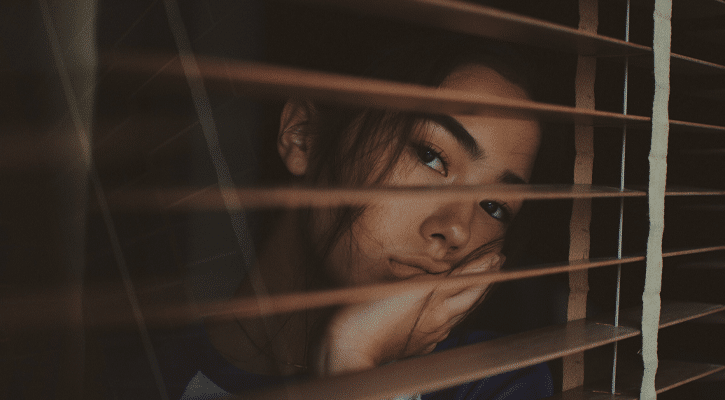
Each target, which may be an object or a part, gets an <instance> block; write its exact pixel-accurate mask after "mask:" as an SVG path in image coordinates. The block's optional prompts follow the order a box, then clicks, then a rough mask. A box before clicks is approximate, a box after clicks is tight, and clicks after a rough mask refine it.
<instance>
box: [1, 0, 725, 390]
mask: <svg viewBox="0 0 725 400" xmlns="http://www.w3.org/2000/svg"><path fill="white" fill-rule="evenodd" d="M600 3H601V4H600V9H599V21H600V22H599V31H598V32H599V33H600V34H603V35H607V36H611V37H615V38H619V39H624V32H625V27H624V19H625V2H624V1H602V2H600ZM634 3H637V5H635V6H633V9H632V16H631V20H632V25H631V33H630V35H631V40H632V41H633V42H636V43H640V44H644V45H647V46H651V43H652V37H651V36H652V34H651V32H652V20H651V12H652V8H651V4H646V3H647V2H634ZM675 3H676V4H675V10H674V15H675V17H674V18H673V41H672V50H673V52H676V53H679V54H684V55H688V56H692V57H696V58H700V59H704V60H707V61H711V62H716V63H720V64H725V51H723V50H725V41H724V40H725V39H724V38H725V36H724V35H725V33H724V32H723V28H722V26H723V24H722V23H721V22H722V21H723V19H724V18H725V6H722V5H721V4H715V3H714V2H707V1H705V0H698V1H697V3H698V5H699V6H700V9H702V10H704V11H705V12H704V13H697V12H695V11H694V9H695V8H690V7H686V6H685V5H684V3H685V2H675ZM700 3H702V4H700ZM50 4H51V9H53V10H60V11H57V14H55V15H57V16H59V17H58V19H57V21H56V23H58V24H62V23H63V22H62V21H63V12H62V10H61V9H62V7H61V6H58V4H56V3H52V2H51V3H50ZM178 4H179V8H180V10H181V12H182V17H183V20H184V24H185V26H186V30H187V33H188V38H189V40H190V42H191V45H192V48H193V51H194V52H195V53H196V54H199V55H207V56H216V57H224V58H230V59H235V60H259V61H269V62H275V63H288V64H300V63H301V64H302V65H306V66H309V65H312V66H316V65H321V64H325V63H327V62H329V61H331V60H330V59H325V60H321V59H318V57H329V56H330V55H331V54H332V55H337V54H340V52H342V51H345V49H348V50H349V47H350V46H355V49H356V50H360V51H359V52H357V51H356V52H354V53H356V54H365V53H366V51H367V50H368V49H369V50H373V49H374V48H375V46H376V45H377V44H376V41H381V40H382V41H384V40H386V37H387V36H389V35H396V34H398V32H399V30H405V29H407V27H406V25H404V24H401V23H399V22H397V21H385V20H379V19H376V18H370V17H360V16H357V15H355V14H348V13H345V12H342V11H320V10H317V9H315V8H314V7H313V8H312V9H308V8H306V7H302V6H298V5H294V6H290V5H289V4H287V3H284V2H280V3H278V2H260V1H249V0H247V1H232V0H227V1H221V0H219V1H214V0H198V1H191V0H179V2H178ZM485 4H487V5H491V6H493V7H497V8H502V9H506V10H510V11H514V12H516V13H520V14H524V15H528V16H533V17H536V18H541V19H544V20H547V21H551V22H555V23H559V24H563V25H567V26H571V27H576V26H577V23H578V11H577V2H576V1H556V2H553V1H546V2H545V1H540V0H539V1H533V0H529V1H503V0H499V1H488V2H485ZM41 15H42V14H41V11H40V9H39V8H38V5H37V3H36V2H24V1H9V2H4V3H3V5H2V6H0V29H2V31H0V33H1V34H0V67H1V68H2V69H1V70H0V71H1V72H2V77H0V90H1V91H0V93H1V94H0V126H1V132H0V135H1V137H0V138H1V139H2V140H3V141H2V142H1V143H3V144H2V145H1V146H3V147H4V148H3V149H0V154H1V155H2V157H3V158H4V159H3V160H2V161H0V168H1V169H0V189H2V191H3V195H2V196H0V289H1V290H3V296H4V297H3V298H4V299H5V300H9V299H10V300H11V299H12V297H11V296H12V295H15V294H17V293H23V294H33V293H38V294H39V296H38V297H40V295H42V294H44V293H50V292H53V291H54V290H58V289H62V288H64V287H66V286H68V285H71V284H73V283H75V282H77V281H78V277H77V276H75V277H74V276H73V275H72V274H69V273H68V271H69V270H72V269H73V267H72V265H71V264H72V258H73V254H74V253H73V254H72V252H69V250H68V247H67V240H66V239H67V237H68V232H69V229H70V228H69V226H70V224H72V223H71V222H68V221H69V220H70V221H76V220H73V219H72V218H71V217H69V215H68V214H69V212H70V211H69V210H72V209H73V208H72V207H70V208H69V207H68V203H69V202H72V201H73V199H70V200H69V198H68V190H67V176H66V175H65V173H66V170H65V169H64V168H59V167H58V164H57V163H55V162H54V160H56V159H59V158H62V151H61V150H59V149H57V148H54V147H53V146H51V145H48V142H43V140H46V138H47V137H50V136H52V135H53V134H54V133H57V132H59V131H63V129H62V127H64V126H66V125H68V124H69V114H68V109H67V103H66V100H65V97H64V94H63V89H62V81H61V79H60V76H59V75H58V73H57V69H56V65H55V62H54V61H53V56H52V51H51V43H50V42H49V40H48V35H47V33H46V30H45V27H44V25H43V20H42V18H41ZM330 21H335V22H330ZM95 32H96V43H97V49H98V53H99V55H100V61H99V65H98V74H97V77H96V87H95V94H94V96H93V98H94V101H93V104H94V106H93V128H92V149H93V156H94V159H93V160H94V168H95V171H96V173H97V176H98V180H99V182H100V184H101V186H100V188H102V191H103V194H104V196H106V197H107V198H108V199H109V200H113V196H114V193H117V192H118V191H121V190H130V189H139V188H165V187H166V188H169V187H191V188H198V189H199V190H201V189H203V188H206V187H212V186H214V185H216V184H217V176H216V172H215V170H214V166H213V163H212V161H211V157H210V155H209V151H208V150H207V145H206V142H205V140H204V137H203V134H202V131H201V128H200V125H199V123H198V121H197V115H196V111H195V109H194V105H193V101H192V97H191V94H190V92H189V89H188V86H187V85H186V83H185V82H184V81H178V80H173V79H170V78H168V77H167V76H165V75H164V74H163V72H162V73H158V74H157V73H156V72H154V73H151V74H138V73H136V74H132V73H128V72H124V71H123V70H121V69H119V68H117V67H116V66H115V64H114V60H115V59H117V57H123V55H124V54H149V53H153V54H161V55H162V56H163V57H167V58H168V59H169V60H170V59H171V58H173V57H174V54H176V53H177V47H176V44H175V42H174V39H173V36H172V33H171V31H170V29H169V23H168V19H167V17H166V13H165V11H164V6H163V3H162V2H160V1H152V0H126V1H110V0H101V1H99V2H98V14H97V27H96V29H95ZM528 55H529V57H530V59H531V60H532V61H531V62H532V63H535V65H537V66H538V68H537V69H538V73H539V78H540V79H539V80H540V83H541V84H540V85H539V87H538V92H539V99H540V100H541V101H546V102H550V103H558V104H565V105H573V103H574V84H573V76H574V71H575V67H576V57H575V56H572V55H567V54H561V53H558V52H552V51H543V50H537V49H529V52H528ZM360 57H364V56H360ZM340 58H341V57H340ZM301 60H304V61H301ZM332 61H335V59H334V58H333V59H332ZM346 61H348V62H350V64H352V65H354V64H355V60H354V59H352V60H350V59H346ZM630 64H631V65H630V69H629V85H630V86H629V92H628V95H629V99H628V104H629V109H628V112H629V113H630V114H637V115H644V116H649V115H650V113H651V111H650V110H651V104H652V98H651V93H652V91H653V79H652V76H651V72H650V70H649V69H648V67H647V60H632V61H631V63H630ZM342 68H344V67H342ZM157 72H158V71H157ZM623 76H624V61H623V60H622V59H621V58H600V59H599V60H598V63H597V78H596V93H597V98H596V105H597V109H600V110H606V111H613V112H621V111H622V91H623V89H622V88H623V84H622V82H623ZM208 90H209V97H210V101H211V105H212V109H213V118H214V120H215V122H216V126H217V130H218V133H219V138H220V145H221V149H222V152H223V155H224V157H225V158H226V161H227V163H228V165H229V170H230V171H231V174H232V179H233V181H234V183H235V184H237V185H250V184H254V183H255V182H256V181H257V179H258V177H259V175H260V169H263V168H267V166H268V165H269V164H270V163H271V162H272V163H273V161H271V160H270V159H269V156H267V155H265V153H263V152H262V151H261V148H262V147H263V144H264V143H265V142H268V141H269V140H270V135H274V134H275V132H276V131H275V127H274V123H275V121H274V118H273V117H274V110H275V107H276V106H278V102H274V101H268V100H260V99H256V98H250V97H247V96H245V95H244V94H243V93H241V92H239V91H238V90H236V89H235V88H234V86H233V85H231V84H230V85H210V86H209V87H208ZM724 90H725V74H723V73H720V74H712V75H698V74H694V75H683V74H676V73H673V75H672V95H671V99H670V117H671V118H672V119H678V120H686V121H693V122H700V123H708V124H718V125H725V112H723V111H724V110H725V107H724V105H725V104H724V103H725V95H724V94H723V93H724V92H723V91H724ZM546 135H547V140H548V141H549V146H550V147H549V148H548V149H547V152H546V155H547V157H548V158H544V159H543V161H542V162H541V163H542V164H543V168H541V169H540V170H539V171H538V173H539V174H540V177H539V181H540V182H547V183H568V182H571V179H572V167H571V166H572V165H573V158H574V150H573V139H572V138H573V127H572V126H570V125H569V126H567V125H556V124H551V125H547V126H546ZM649 136H650V131H649V128H648V127H644V128H640V129H629V131H628V133H627V153H626V160H627V161H626V184H627V186H629V187H637V186H638V185H646V184H647V179H648V178H647V177H648V163H647V156H648V153H649V141H650V139H649ZM621 141H622V132H621V129H613V128H602V127H599V128H596V130H595V163H594V165H595V167H594V168H595V170H594V183H595V184H600V185H607V186H612V187H618V186H619V170H620V153H621ZM39 142H42V145H37V143H39ZM723 148H725V136H724V135H722V134H721V133H720V134H715V133H709V134H708V133H703V134H691V133H683V132H676V131H674V130H673V132H671V134H670V139H669V150H670V153H669V157H668V185H670V186H674V185H684V186H691V187H700V188H711V189H721V190H722V189H725V178H723V173H725V161H724V160H725V157H724V154H723V153H722V149H723ZM715 149H721V151H720V152H719V153H718V152H716V151H713V150H715ZM61 165H62V164H61ZM81 189H82V188H81ZM98 189H99V188H98V187H92V186H91V187H89V188H88V189H87V190H88V191H87V193H88V198H89V200H88V202H89V206H88V210H89V211H88V214H87V218H86V227H87V228H86V229H85V250H84V251H83V254H84V258H85V265H86V266H85V270H84V273H83V276H82V279H81V280H82V281H83V282H84V287H86V290H85V292H84V293H85V296H86V301H85V302H84V304H85V307H86V308H88V309H87V310H85V318H86V324H87V325H88V327H86V328H85V329H82V332H83V333H85V338H86V351H85V354H84V355H83V360H84V362H85V365H86V370H87V371H88V372H87V373H86V377H87V379H85V386H84V388H83V389H82V390H83V391H84V392H83V393H84V395H85V396H87V397H95V396H103V395H104V392H103V386H102V382H101V381H100V378H99V377H97V376H95V375H94V372H98V371H102V370H103V368H105V366H107V365H111V364H113V365H125V364H124V363H127V362H128V358H130V357H131V356H130V355H131V354H143V347H142V344H141V340H140V337H139V336H138V335H139V334H138V331H137V329H136V328H135V327H134V325H133V324H129V325H124V326H120V327H117V326H116V327H113V328H109V327H103V326H101V327H99V326H97V325H94V324H93V319H94V318H95V317H97V316H98V315H99V311H98V307H95V308H94V307H92V306H93V304H94V302H95V298H94V297H92V296H93V295H94V294H95V293H98V292H103V291H104V290H103V289H102V288H107V287H116V288H117V287H119V285H120V283H121V275H120V273H119V267H118V257H117V255H116V254H114V251H113V242H114V240H113V239H112V238H111V237H110V236H109V234H108V229H107V224H106V222H105V221H104V220H103V218H102V215H101V213H100V212H99V208H98V207H99V206H98V204H97V203H96V201H95V199H96V196H97V194H98V193H96V190H98ZM81 191H82V190H81ZM151 203H152V205H151V206H150V208H149V209H148V210H144V211H122V210H115V209H114V210H112V217H113V221H114V224H115V227H114V229H113V232H115V235H116V236H117V239H118V243H119V244H120V249H121V251H122V254H123V257H124V258H125V263H126V264H127V266H128V269H129V272H130V275H131V277H132V279H133V281H134V282H135V283H136V284H137V287H138V294H139V297H140V300H141V303H142V306H143V305H145V304H155V303H159V302H190V303H193V302H203V301H207V300H212V299H217V298H224V297H225V296H228V295H230V294H231V292H232V291H233V290H234V288H235V287H236V284H237V282H238V281H239V279H241V276H242V275H241V273H242V272H241V271H242V269H243V267H244V259H243V256H242V251H241V250H240V248H239V246H238V244H237V240H236V238H235V236H234V233H233V231H232V229H231V224H230V222H229V221H230V219H229V215H228V214H227V213H226V212H225V211H220V212H191V213H178V212H169V211H168V210H166V209H164V208H163V207H162V205H161V204H154V203H153V202H151ZM527 207H528V209H527V210H526V211H525V212H524V213H523V214H522V216H521V223H520V225H521V226H519V227H517V231H516V232H515V233H516V235H515V240H512V241H511V243H509V244H508V246H509V263H508V265H507V266H508V267H509V268H516V267H519V266H526V265H532V264H540V263H550V262H562V261H565V260H566V259H567V255H568V223H569V215H570V210H571V204H570V202H569V201H542V202H537V203H535V204H531V205H529V206H527ZM723 207H725V203H724V202H723V198H722V197H692V196H690V197H674V198H669V199H668V200H667V202H666V225H665V226H666V229H665V237H664V240H663V246H664V249H665V251H667V250H673V249H680V248H695V247H706V246H713V245H722V244H723V243H725V219H724V218H723ZM592 210H593V216H592V226H591V232H592V245H591V256H592V257H613V256H616V249H617V229H618V221H619V200H594V201H593V205H592ZM69 218H70V219H69ZM73 223H77V221H76V222H73ZM252 223H254V220H253V221H252ZM252 227H253V228H254V227H255V226H254V225H252ZM647 229H648V220H647V204H646V199H627V200H625V201H624V232H623V253H624V255H634V254H640V253H643V252H644V250H645V247H646V239H647ZM722 263H723V260H722V252H720V253H712V254H705V255H701V256H687V257H676V258H672V259H667V260H665V265H664V268H665V272H664V277H663V291H662V296H663V298H664V299H673V300H687V301H703V302H714V303H724V302H725V298H724V296H725V294H723V293H725V291H724V290H723V283H724V282H725V276H723V275H724V272H723V271H725V269H723V268H722ZM643 284H644V265H643V263H635V264H629V265H625V266H623V268H622V297H621V303H622V307H630V306H636V305H637V304H639V302H640V299H641V293H642V288H643ZM104 285H105V286H104ZM97 288H101V289H97ZM615 288H616V271H615V269H614V268H612V267H606V268H600V269H594V270H592V271H590V293H589V303H588V314H589V316H593V315H597V314H602V313H604V314H606V313H608V312H613V310H614V300H613V299H614V294H615ZM567 295H568V278H567V276H566V275H554V276H548V277H544V278H538V279H529V280H524V281H520V282H511V283H506V284H501V285H498V286H497V288H496V291H495V292H494V293H493V295H492V296H491V298H490V299H489V300H488V301H487V302H486V303H485V304H484V305H483V306H482V307H481V308H480V309H479V310H477V311H476V312H475V313H474V314H472V316H471V317H470V318H469V319H468V320H467V321H466V322H465V323H464V324H463V325H464V327H467V328H476V329H489V330H495V331H499V332H501V333H505V334H507V333H514V332H519V331H523V330H529V329H535V328H538V327H542V326H547V325H552V324H556V323H561V322H564V321H565V320H566V301H567ZM119 298H120V299H121V300H118V301H116V302H114V303H113V304H112V305H110V306H109V307H110V309H112V310H114V312H119V313H123V312H126V313H129V312H130V304H129V303H128V301H127V300H123V297H119ZM6 304H13V305H14V304H16V303H11V302H6ZM17 304H22V302H21V303H17ZM104 311H108V309H106V310H104ZM102 312H103V311H101V312H100V313H102ZM38 315H41V314H38ZM11 325H12V324H11ZM149 326H150V327H151V328H152V331H153V329H156V328H166V327H167V326H166V325H164V323H163V321H160V322H156V325H155V322H150V323H149ZM59 332H60V333H59ZM63 332H65V333H63ZM77 334H78V327H70V328H68V327H67V326H66V324H63V325H62V326H60V327H58V326H54V325H53V324H51V323H47V324H43V323H42V320H41V321H37V323H36V324H32V325H31V326H30V327H28V326H25V327H22V326H21V327H20V328H18V327H17V326H2V325H0V339H1V341H0V358H1V359H2V370H0V377H1V378H0V382H2V384H1V385H0V390H3V391H4V392H0V393H2V394H0V396H4V397H7V398H46V397H59V396H60V394H62V393H69V392H68V391H67V390H66V389H67V387H66V386H68V385H70V384H68V383H66V382H67V381H72V380H73V378H72V376H74V370H73V369H72V368H70V367H69V366H72V365H74V364H73V363H72V362H70V361H68V360H69V359H71V358H72V357H69V356H68V355H67V353H68V350H67V346H66V345H65V344H64V343H65V342H66V341H72V340H73V339H68V338H72V337H76V336H77ZM74 335H75V336H74ZM114 335H116V336H114ZM108 337H113V338H115V339H114V340H115V342H114V343H115V346H114V347H113V349H110V350H109V348H108V346H105V347H104V343H108V339H107V338H108ZM660 337H661V340H660V346H659V347H660V354H661V356H663V357H670V358H675V359H691V360H699V361H706V362H712V363H721V364H722V363H725V348H724V347H725V345H723V344H722V343H723V340H722V338H723V337H725V324H722V323H720V324H716V323H714V322H713V323H706V322H690V323H685V324H681V325H679V326H675V327H671V328H667V329H665V330H662V331H661V332H660ZM639 345H640V343H639V339H638V338H633V339H630V340H627V341H624V342H622V343H621V344H620V357H622V360H623V362H622V363H621V365H622V366H621V367H620V368H622V369H626V368H634V369H636V368H637V367H638V366H639V358H638V357H639V356H638V355H637V354H636V352H637V350H638V347H639ZM611 352H612V349H611V346H607V347H604V348H601V349H598V350H595V351H591V352H588V353H587V357H588V362H587V380H588V381H590V382H594V381H597V380H600V379H607V378H608V374H609V368H610V367H609V366H608V364H610V363H611V360H610V358H611ZM550 365H551V366H552V369H553V371H554V374H555V382H560V380H561V372H560V362H558V361H553V362H551V363H550ZM143 368H148V370H143ZM129 376H134V377H142V378H140V379H150V376H151V370H150V368H149V367H148V366H145V367H142V370H139V371H135V372H134V375H129ZM69 377H71V378H69ZM129 379H131V378H129ZM133 379H136V378H133ZM559 384H560V383H559ZM718 385H719V386H718ZM73 390H81V389H78V388H75V389H73ZM716 390H717V393H720V392H721V391H722V390H723V388H722V382H719V383H718V382H698V383H693V384H690V385H686V386H685V387H684V388H683V389H682V390H673V391H671V392H668V393H666V394H665V395H663V396H662V398H688V397H687V396H690V397H691V398H715V397H707V396H715V395H714V394H713V393H716ZM5 394H7V395H5ZM668 396H669V397H668Z"/></svg>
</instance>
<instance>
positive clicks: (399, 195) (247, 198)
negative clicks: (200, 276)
mask: <svg viewBox="0 0 725 400" xmlns="http://www.w3.org/2000/svg"><path fill="white" fill-rule="evenodd" d="M224 194H228V195H235V196H236V197H237V198H238V200H239V201H238V206H239V207H241V208H270V207H272V208H273V207H286V208H299V207H311V206H314V207H332V206H341V205H356V204H369V203H370V202H373V201H377V200H381V199H383V200H398V201H413V202H420V201H426V202H443V201H467V200H470V201H481V200H482V198H481V197H482V196H484V197H486V198H491V199H497V200H502V201H513V200H556V199H572V198H605V197H609V198H620V197H643V196H645V193H644V192H643V191H634V190H625V191H620V190H619V189H617V188H610V187H605V186H593V185H511V184H494V185H479V186H462V185H461V186H458V185H456V186H440V187H385V188H380V187H378V188H349V189H345V188H303V187H272V188H237V189H219V188H218V186H216V185H214V186H211V187H208V188H206V189H183V188H181V189H161V188H157V189H147V190H143V189H137V190H119V191H116V192H113V193H110V194H109V196H108V198H109V205H110V206H111V207H112V208H114V209H126V210H152V209H157V208H158V207H159V206H161V207H164V208H169V210H170V211H174V210H176V211H188V210H218V209H224V207H225V205H224V203H223V201H222V195H224ZM423 195H424V196H423Z"/></svg>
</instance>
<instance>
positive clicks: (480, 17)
mask: <svg viewBox="0 0 725 400" xmlns="http://www.w3.org/2000/svg"><path fill="white" fill-rule="evenodd" d="M305 2H311V3H321V4H325V5H329V6H332V7H343V8H346V9H350V10H354V11H357V12H361V13H366V14H374V15H380V16H384V17H389V18H396V19H402V20H404V21H408V22H414V23H418V24H422V25H426V26H430V27H435V28H441V29H446V30H450V31H453V32H460V33H466V34H470V35H476V36H481V37H487V38H493V39H499V40H504V41H508V42H514V43H521V44H527V45H533V46H538V47H543V48H548V49H555V50H560V51H565V52H569V53H577V54H581V55H598V56H603V55H606V56H615V55H616V56H623V55H632V54H642V53H644V52H649V51H651V49H649V48H648V47H647V46H642V45H638V44H634V43H628V42H625V41H623V40H619V39H614V38H610V37H606V36H601V35H597V34H596V33H592V32H586V31H583V30H579V29H575V28H570V27H567V26H564V25H559V24H554V23H551V22H547V21H543V20H540V19H536V18H531V17H526V16H522V15H518V14H514V13H510V12H506V11H502V10H498V9H495V8H491V7H486V6H482V5H476V4H470V3H465V2H462V1H451V0H397V1H387V0H343V1H339V0H305Z"/></svg>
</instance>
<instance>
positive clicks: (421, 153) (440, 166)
mask: <svg viewBox="0 0 725 400" xmlns="http://www.w3.org/2000/svg"><path fill="white" fill-rule="evenodd" d="M415 152H416V155H417V156H418V159H419V160H420V162H422V163H423V164H425V165H426V166H428V168H431V169H433V170H435V171H438V172H439V173H440V174H441V175H443V176H447V175H448V169H447V167H446V162H445V160H444V159H443V156H442V155H441V153H439V152H438V151H436V150H434V149H433V148H431V147H430V146H426V145H420V146H417V147H416V150H415Z"/></svg>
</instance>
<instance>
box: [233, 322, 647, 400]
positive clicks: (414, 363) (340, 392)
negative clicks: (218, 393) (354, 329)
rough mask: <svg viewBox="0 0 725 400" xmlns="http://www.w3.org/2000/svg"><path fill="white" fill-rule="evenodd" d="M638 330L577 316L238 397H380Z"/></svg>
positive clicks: (518, 364)
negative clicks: (509, 334) (506, 334)
mask: <svg viewBox="0 0 725 400" xmlns="http://www.w3.org/2000/svg"><path fill="white" fill-rule="evenodd" d="M638 333H639V331H637V330H636V329H632V328H627V327H619V328H617V327H613V326H608V325H601V324H596V323H593V322H587V321H583V320H579V321H573V322H569V323H567V324H564V325H558V326H554V327H549V328H544V329H540V330H535V331H530V332H525V333H521V334H517V335H511V336H507V337H504V338H501V339H496V340H492V341H488V342H483V343H478V344H473V345H468V346H463V347H458V348H455V349H451V350H447V351H444V352H440V353H432V354H429V355H426V356H422V357H417V358H412V359H405V360H400V361H398V362H395V363H392V364H388V365H384V366H381V367H379V368H375V369H373V370H368V371H363V372H359V373H355V374H350V375H344V376H337V377H331V378H324V379H319V380H316V381H311V382H304V383H297V384H291V385H287V386H286V387H280V388H275V389H271V390H267V391H263V392H256V393H244V394H242V395H241V396H240V397H238V398H244V399H267V398H289V399H296V400H303V399H310V400H312V399H315V400H316V399H370V400H373V399H374V400H379V399H381V398H389V397H394V396H400V395H409V394H412V393H419V392H430V391H434V390H438V389H442V388H445V387H450V386H455V385H458V384H461V383H465V382H470V381H473V380H476V379H481V378H483V377H486V376H493V375H497V374H500V373H503V372H507V371H513V370H516V369H520V368H523V367H526V366H530V365H534V364H538V363H541V362H544V361H548V360H551V359H554V358H559V357H562V356H564V355H567V354H573V353H578V352H582V351H584V350H587V349H591V348H594V347H597V346H603V345H605V344H608V343H612V342H614V341H617V340H623V339H626V338H629V337H633V336H635V335H637V334H638ZM285 396H288V397H285Z"/></svg>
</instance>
